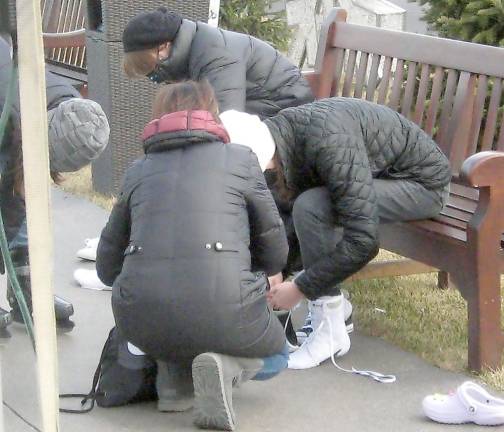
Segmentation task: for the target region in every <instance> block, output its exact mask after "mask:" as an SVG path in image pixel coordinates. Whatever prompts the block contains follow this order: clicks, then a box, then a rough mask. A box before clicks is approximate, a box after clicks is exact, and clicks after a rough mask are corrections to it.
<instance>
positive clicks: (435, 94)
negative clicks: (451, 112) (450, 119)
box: [424, 66, 444, 136]
mask: <svg viewBox="0 0 504 432" xmlns="http://www.w3.org/2000/svg"><path fill="white" fill-rule="evenodd" d="M443 78H444V71H443V68H442V67H440V66H438V67H436V71H435V72H434V79H433V82H432V92H431V98H430V104H429V110H428V111H427V119H426V120H425V126H424V130H425V132H427V133H428V134H429V135H431V136H432V134H433V130H434V125H435V124H436V119H437V114H438V105H439V98H440V96H441V89H442V85H443Z"/></svg>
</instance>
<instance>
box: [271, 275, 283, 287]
mask: <svg viewBox="0 0 504 432" xmlns="http://www.w3.org/2000/svg"><path fill="white" fill-rule="evenodd" d="M268 281H269V285H270V288H271V287H274V286H275V285H278V284H280V283H282V282H283V274H282V272H280V273H277V274H276V275H273V276H270V277H269V278H268Z"/></svg>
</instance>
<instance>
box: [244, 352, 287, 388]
mask: <svg viewBox="0 0 504 432" xmlns="http://www.w3.org/2000/svg"><path fill="white" fill-rule="evenodd" d="M262 360H263V362H264V365H263V367H262V369H261V370H260V371H259V372H257V374H256V375H255V376H254V378H252V379H253V380H254V381H266V380H269V379H270V378H273V377H274V376H275V375H278V374H279V373H280V372H281V371H282V370H284V369H286V368H287V362H288V361H289V348H288V347H287V344H286V345H285V346H284V349H283V350H282V352H280V353H278V354H275V355H272V356H270V357H264V358H263V359H262Z"/></svg>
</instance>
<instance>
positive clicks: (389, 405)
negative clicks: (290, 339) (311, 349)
mask: <svg viewBox="0 0 504 432" xmlns="http://www.w3.org/2000/svg"><path fill="white" fill-rule="evenodd" d="M53 207H54V209H53V210H54V213H53V214H54V217H53V223H54V230H55V236H54V240H55V270H54V282H55V291H56V293H57V294H59V295H61V296H63V297H65V298H67V299H69V300H71V301H72V302H73V304H74V306H75V309H76V313H75V322H76V327H75V329H74V331H73V332H72V333H69V334H66V335H59V336H58V348H59V379H60V391H61V392H62V393H68V392H77V393H87V392H88V391H89V389H90V386H91V381H92V377H93V373H94V370H95V368H96V365H97V362H98V358H99V355H100V352H101V349H102V346H103V343H104V341H105V339H106V337H107V334H108V332H109V330H110V328H111V327H112V325H113V319H112V313H111V308H110V292H98V291H90V290H84V289H81V288H79V287H77V286H76V284H74V282H73V281H72V273H73V271H74V269H76V268H77V267H79V266H84V267H88V268H92V264H90V263H82V262H80V261H79V260H78V259H77V258H76V257H75V252H76V250H77V249H78V248H80V247H81V246H82V244H83V240H84V239H85V238H86V237H94V236H96V235H97V234H98V233H99V232H100V230H101V228H102V227H103V225H104V223H105V222H106V220H107V216H108V215H107V213H106V212H105V211H104V210H101V209H99V208H97V207H96V206H94V205H92V204H90V203H89V202H87V201H85V200H82V199H78V198H75V197H73V196H70V195H68V194H65V193H63V192H61V191H58V190H55V191H54V194H53ZM5 303H6V302H5V279H4V278H2V279H1V280H0V304H1V305H3V306H5ZM296 319H297V320H299V319H300V317H299V316H298V317H296ZM11 332H12V338H11V339H10V340H8V342H7V343H6V344H5V347H4V349H3V352H2V354H1V355H2V378H3V394H4V402H5V403H6V404H7V405H8V407H9V408H8V407H6V406H4V417H5V431H6V432H33V431H34V430H37V429H35V428H34V427H33V426H30V425H29V424H28V423H27V422H29V423H31V424H32V425H34V426H35V427H38V428H39V429H40V415H39V412H38V402H37V398H38V391H37V386H36V381H37V379H36V370H35V365H34V362H35V357H34V354H33V352H32V350H31V347H30V344H29V341H28V338H27V335H26V333H25V331H24V329H23V328H22V327H21V326H17V325H13V326H11ZM340 363H341V365H342V366H344V367H346V368H349V367H351V366H355V367H357V368H363V369H373V370H376V371H381V372H383V373H394V374H396V375H397V382H396V383H395V384H388V385H385V384H378V383H376V382H374V381H372V380H370V379H367V378H363V377H360V376H356V375H351V374H345V373H342V372H339V371H338V370H337V369H336V368H334V366H332V364H331V363H330V362H326V363H325V364H323V365H322V366H320V367H318V368H315V369H312V370H307V371H286V372H285V373H283V374H281V375H280V376H278V377H277V378H275V379H273V380H271V381H267V382H262V383H261V382H251V383H247V384H245V385H244V386H243V387H242V388H240V389H238V390H237V391H236V393H235V396H234V401H235V402H234V404H235V408H236V412H237V415H238V426H239V428H238V430H239V431H242V432H256V431H261V432H267V431H275V432H283V431H288V432H298V431H299V432H303V431H309V432H326V431H327V432H336V431H342V432H354V431H355V432H378V431H380V432H385V431H386V432H389V431H392V432H396V431H398V432H408V431H411V432H423V431H426V432H427V431H479V430H484V428H480V427H476V426H473V425H465V426H443V425H438V424H435V423H432V422H430V421H428V420H426V419H425V418H424V417H423V416H422V413H421V405H420V404H421V400H422V398H423V396H424V395H426V394H430V393H433V392H442V391H446V390H448V389H452V388H455V387H456V386H457V385H459V384H460V383H462V382H463V381H464V380H466V379H467V377H466V376H464V375H461V374H454V373H450V372H446V371H442V370H440V369H438V368H435V367H433V366H430V365H428V364H427V363H425V362H424V361H422V360H420V359H419V358H418V357H417V356H415V355H413V354H410V353H406V352H404V351H402V350H400V349H399V348H396V347H395V346H392V345H390V344H388V343H386V342H384V341H382V340H379V339H376V338H370V337H367V336H364V335H361V334H359V333H358V332H356V333H354V334H353V335H352V349H351V351H350V353H349V354H348V355H347V356H345V357H344V358H343V359H341V361H340ZM14 412H16V413H17V414H15V413H14ZM20 417H22V418H23V419H21V418H20ZM60 425H61V427H60V430H61V431H64V432H83V431H94V432H116V431H132V432H133V431H135V432H140V431H142V432H143V431H149V432H161V431H163V432H167V431H193V430H196V429H195V428H194V427H193V425H192V419H191V413H190V412H188V413H182V414H162V413H158V412H157V411H156V406H155V404H154V403H146V404H139V405H135V406H129V407H123V408H109V409H102V408H98V407H97V408H95V409H94V410H93V411H92V412H91V413H89V414H84V415H72V414H61V415H60ZM493 430H496V429H493Z"/></svg>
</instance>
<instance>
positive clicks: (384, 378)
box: [305, 319, 396, 384]
mask: <svg viewBox="0 0 504 432" xmlns="http://www.w3.org/2000/svg"><path fill="white" fill-rule="evenodd" d="M324 325H328V326H329V334H330V338H329V340H330V347H331V362H332V364H333V365H334V366H335V367H336V368H337V369H339V370H340V371H342V372H346V373H352V374H355V375H361V376H365V377H369V378H371V379H373V380H375V381H377V382H379V383H382V384H392V383H393V382H395V381H396V376H395V375H386V374H382V373H380V372H375V371H372V370H359V369H355V368H354V367H353V366H352V369H345V368H343V367H341V366H340V365H339V364H338V363H336V360H335V357H334V356H335V355H336V354H338V353H339V351H340V350H337V351H336V352H335V349H334V338H333V326H332V324H331V321H330V320H326V319H323V320H322V322H321V323H320V325H319V326H318V327H317V328H316V329H314V330H313V332H312V333H311V334H310V336H308V339H307V341H306V342H308V340H309V339H310V338H313V337H315V333H318V332H319V331H320V330H321V329H322V328H323V326H324ZM306 342H305V343H306ZM309 347H310V346H309V345H308V346H307V348H308V352H309V351H310V349H309ZM310 354H311V353H310Z"/></svg>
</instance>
